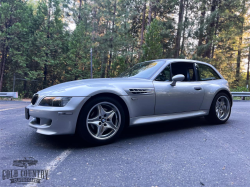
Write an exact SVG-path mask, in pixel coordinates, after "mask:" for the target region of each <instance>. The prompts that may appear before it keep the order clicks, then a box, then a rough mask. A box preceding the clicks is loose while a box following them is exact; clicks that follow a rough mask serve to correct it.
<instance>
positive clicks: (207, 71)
mask: <svg viewBox="0 0 250 187" xmlns="http://www.w3.org/2000/svg"><path fill="white" fill-rule="evenodd" d="M196 69H197V73H198V77H199V78H198V80H199V81H208V80H216V79H220V76H219V75H218V74H217V73H216V72H215V71H214V70H213V68H211V67H209V66H207V65H204V64H196Z"/></svg>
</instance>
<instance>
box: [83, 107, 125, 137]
mask: <svg viewBox="0 0 250 187" xmlns="http://www.w3.org/2000/svg"><path fill="white" fill-rule="evenodd" d="M120 123H121V114H120V112H119V110H118V108H117V107H116V106H115V105H114V104H112V103H110V102H101V103H98V104H96V105H95V106H93V107H92V108H91V110H90V111H89V113H88V116H87V121H86V124H87V129H88V131H89V133H90V134H91V135H92V136H93V137H94V138H96V139H107V138H110V137H112V136H113V135H114V134H115V133H116V132H117V130H118V129H119V127H120Z"/></svg>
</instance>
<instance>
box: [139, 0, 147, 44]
mask: <svg viewBox="0 0 250 187" xmlns="http://www.w3.org/2000/svg"><path fill="white" fill-rule="evenodd" d="M145 12H146V2H145V3H144V5H143V12H142V26H141V43H140V48H141V46H142V44H143V33H144V26H145Z"/></svg>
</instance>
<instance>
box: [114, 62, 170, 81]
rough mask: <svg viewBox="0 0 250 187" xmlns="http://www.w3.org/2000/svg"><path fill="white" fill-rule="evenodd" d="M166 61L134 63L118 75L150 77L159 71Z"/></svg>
mask: <svg viewBox="0 0 250 187" xmlns="http://www.w3.org/2000/svg"><path fill="white" fill-rule="evenodd" d="M164 64H165V61H162V60H160V61H147V62H141V63H138V64H136V65H134V66H133V67H132V68H130V69H128V70H126V71H125V72H123V73H121V74H120V75H119V76H118V77H134V78H143V79H149V78H150V77H152V75H153V74H154V73H155V72H157V71H158V70H159V69H160V68H161V67H162V66H163V65H164Z"/></svg>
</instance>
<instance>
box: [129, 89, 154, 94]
mask: <svg viewBox="0 0 250 187" xmlns="http://www.w3.org/2000/svg"><path fill="white" fill-rule="evenodd" d="M153 91H154V90H153V88H133V89H132V88H131V89H129V92H130V93H132V94H152V93H153Z"/></svg>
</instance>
